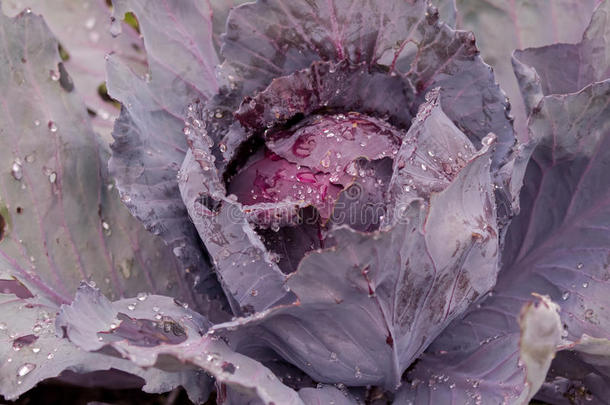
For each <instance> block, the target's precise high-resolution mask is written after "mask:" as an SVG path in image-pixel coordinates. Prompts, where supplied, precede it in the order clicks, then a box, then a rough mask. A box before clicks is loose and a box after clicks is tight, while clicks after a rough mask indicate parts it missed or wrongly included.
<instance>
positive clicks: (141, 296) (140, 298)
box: [136, 292, 148, 301]
mask: <svg viewBox="0 0 610 405" xmlns="http://www.w3.org/2000/svg"><path fill="white" fill-rule="evenodd" d="M136 298H137V299H138V301H146V298H148V294H146V293H143V292H141V293H138V295H137V296H136Z"/></svg>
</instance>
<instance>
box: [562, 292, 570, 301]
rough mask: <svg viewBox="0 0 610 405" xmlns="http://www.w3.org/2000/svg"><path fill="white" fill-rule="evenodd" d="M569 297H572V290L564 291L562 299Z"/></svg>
mask: <svg viewBox="0 0 610 405" xmlns="http://www.w3.org/2000/svg"><path fill="white" fill-rule="evenodd" d="M568 298H570V292H569V291H566V292H564V293H563V294H562V295H561V299H562V300H564V301H565V300H567V299H568Z"/></svg>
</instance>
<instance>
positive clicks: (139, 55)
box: [2, 0, 146, 142]
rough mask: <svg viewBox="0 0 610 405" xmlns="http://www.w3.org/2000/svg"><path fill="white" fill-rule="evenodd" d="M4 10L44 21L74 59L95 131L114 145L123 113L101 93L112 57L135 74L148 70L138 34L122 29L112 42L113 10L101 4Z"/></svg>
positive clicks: (18, 0) (57, 0) (61, 1)
mask: <svg viewBox="0 0 610 405" xmlns="http://www.w3.org/2000/svg"><path fill="white" fill-rule="evenodd" d="M2 7H3V9H4V11H5V12H7V15H9V16H14V15H15V14H17V13H19V12H21V11H22V10H23V9H25V8H26V7H31V9H32V10H33V12H35V13H38V14H41V15H42V16H43V17H44V19H45V22H46V23H47V24H48V26H49V28H50V30H51V32H53V34H54V36H55V37H56V38H57V40H58V41H59V42H60V43H61V45H62V47H63V49H64V50H65V51H66V52H68V54H69V58H68V60H65V61H64V62H63V65H64V66H65V68H66V69H67V70H68V72H69V73H70V77H71V79H72V80H73V86H74V88H75V89H76V91H77V92H78V93H79V94H80V95H81V97H82V98H83V101H84V102H85V104H86V106H87V108H89V109H90V110H91V111H93V112H94V113H95V114H96V115H95V116H94V117H92V123H93V128H94V130H95V131H96V132H98V133H100V134H101V135H103V139H104V141H105V142H110V140H111V137H110V132H111V131H112V126H113V122H114V120H115V118H116V117H117V116H118V115H119V111H118V110H117V108H116V107H115V106H114V105H112V104H111V103H109V102H108V101H106V100H104V99H102V97H101V96H100V94H99V90H98V87H99V86H100V85H101V84H103V83H104V82H105V81H106V61H105V60H104V58H105V56H106V55H107V54H109V53H112V54H114V55H115V57H116V58H119V59H121V60H122V61H124V62H125V63H129V64H130V65H131V66H132V67H134V69H139V70H145V69H146V57H145V56H144V54H143V52H142V50H143V43H142V39H141V38H140V37H139V35H138V33H137V32H136V31H135V30H134V29H133V28H131V27H130V26H128V25H127V24H125V23H123V24H122V26H123V30H124V35H122V36H121V37H119V38H113V36H112V35H111V34H110V32H109V28H110V13H111V12H110V8H109V7H108V6H107V5H106V3H105V2H104V1H100V0H83V1H79V2H78V4H75V3H73V2H72V1H70V0H27V1H26V0H12V1H5V2H3V3H2ZM122 19H123V18H122V16H121V18H120V20H122ZM49 75H50V76H51V77H53V78H55V79H56V80H59V75H60V72H59V69H57V68H55V69H53V70H52V71H50V72H49Z"/></svg>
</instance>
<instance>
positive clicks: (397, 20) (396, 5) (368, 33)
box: [222, 0, 426, 94]
mask: <svg viewBox="0 0 610 405" xmlns="http://www.w3.org/2000/svg"><path fill="white" fill-rule="evenodd" d="M425 10H426V4H425V2H424V1H420V0H417V1H414V2H407V1H389V2H384V3H383V4H379V3H377V2H373V1H370V0H333V1H328V2H327V1H318V0H315V1H311V2H300V1H298V2H297V1H285V0H272V1H258V2H256V3H252V4H245V5H242V6H240V7H238V8H236V9H234V10H233V12H231V14H230V15H229V20H228V23H227V33H226V35H225V37H224V45H223V48H222V54H223V56H224V57H225V58H226V60H227V61H228V62H229V64H231V65H232V66H234V68H235V69H236V70H237V72H239V74H240V76H242V77H243V78H244V79H245V83H244V93H246V94H248V93H251V92H252V90H256V89H258V90H261V89H262V88H263V87H264V86H266V85H267V84H269V83H270V82H271V80H272V79H273V78H275V77H279V76H285V75H287V74H290V73H292V72H294V71H296V70H300V69H303V68H307V67H309V66H310V65H311V63H312V62H315V61H318V60H330V61H335V62H338V61H341V60H343V59H345V58H347V59H349V60H350V61H351V62H353V63H360V62H366V63H368V64H371V65H372V64H374V63H376V62H378V61H380V60H381V59H382V57H383V56H384V53H385V52H386V51H392V49H393V47H394V46H395V44H396V43H406V41H407V40H409V39H413V38H414V34H413V31H414V29H415V27H416V25H417V23H418V22H419V21H421V20H422V19H423V18H424V13H425ZM403 41H405V42H403Z"/></svg>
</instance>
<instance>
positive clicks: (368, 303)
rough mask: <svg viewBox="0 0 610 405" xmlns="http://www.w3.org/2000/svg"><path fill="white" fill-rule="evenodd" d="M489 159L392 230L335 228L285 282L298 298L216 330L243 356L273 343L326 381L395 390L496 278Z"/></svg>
mask: <svg viewBox="0 0 610 405" xmlns="http://www.w3.org/2000/svg"><path fill="white" fill-rule="evenodd" d="M490 155H491V150H490V149H489V148H487V147H486V148H485V149H484V150H483V151H481V152H480V154H478V155H476V156H475V157H474V158H473V160H472V161H471V162H470V164H469V165H468V166H466V167H465V168H464V169H463V170H462V171H461V172H460V173H459V174H458V176H457V178H456V179H455V180H454V182H453V183H452V184H450V185H449V186H448V187H447V188H446V189H445V190H444V191H442V192H440V193H438V194H436V195H434V196H433V197H432V199H431V201H430V208H429V209H427V207H426V206H425V205H423V204H418V203H415V204H413V205H412V206H410V207H408V209H407V211H406V213H404V214H403V217H402V219H403V220H402V221H401V222H399V223H397V224H396V225H395V226H394V228H392V229H383V230H381V231H380V232H377V233H373V234H363V233H359V232H356V231H353V230H351V229H350V228H348V227H340V228H338V229H335V230H334V231H332V232H331V235H330V238H332V239H333V240H334V242H335V246H334V247H333V248H331V249H326V250H319V251H316V252H312V253H310V254H308V255H306V256H305V258H304V259H303V260H302V261H301V264H300V266H299V269H298V270H297V271H296V272H295V273H293V274H291V275H290V277H289V278H288V280H287V285H288V287H290V289H291V290H292V292H293V293H294V294H295V295H296V296H297V297H298V301H297V303H296V304H293V305H286V306H280V307H277V308H274V309H271V310H269V311H265V312H263V313H260V314H257V315H254V316H252V317H251V318H244V319H238V320H236V321H234V322H228V323H225V324H221V325H216V326H215V327H214V329H215V330H217V331H222V332H223V333H227V334H228V335H229V337H230V339H231V342H232V344H234V345H235V346H236V347H237V348H238V349H239V350H242V351H244V352H249V351H250V350H255V348H257V347H258V345H263V344H264V345H269V346H270V347H271V348H273V349H274V350H275V351H277V352H278V353H279V354H280V355H281V356H282V357H284V358H285V359H286V360H288V361H290V362H291V363H293V364H295V365H297V366H298V367H299V368H301V369H302V370H304V371H305V372H307V373H308V374H309V375H310V376H312V377H313V378H314V379H316V380H318V381H321V382H326V383H344V384H348V385H368V384H379V385H383V386H384V387H385V388H386V389H390V390H393V389H395V388H396V386H397V385H398V384H399V382H400V378H401V375H402V373H403V372H404V370H405V369H406V368H407V367H408V366H409V365H410V364H411V362H412V361H413V360H414V359H415V358H417V357H418V356H419V355H420V354H421V352H422V351H423V350H424V349H425V348H426V346H427V345H428V344H429V343H430V342H431V340H432V339H433V338H434V336H436V335H437V334H438V333H439V332H440V331H441V330H442V329H443V328H444V327H445V326H446V325H447V324H448V323H449V322H450V321H451V320H452V319H453V318H455V317H456V316H457V315H459V314H460V313H461V312H462V311H463V310H464V309H465V308H466V307H467V306H468V305H469V304H470V303H471V302H472V301H473V300H474V299H476V298H477V297H478V296H479V295H481V294H484V293H485V292H486V291H488V289H489V288H491V286H492V285H493V283H494V281H495V274H496V263H495V260H494V258H495V257H496V254H497V231H496V230H495V229H496V228H495V227H496V219H495V214H494V208H493V206H491V205H489V204H490V202H491V201H492V200H493V196H492V188H491V187H492V186H491V179H490V173H489V167H490ZM450 201H451V203H450ZM456 201H459V202H460V203H459V204H457V205H452V204H454V203H455V202H456ZM447 207H454V208H453V209H452V210H448V209H447ZM424 221H425V225H424ZM422 253H423V254H422ZM234 327H239V329H238V330H236V331H234V332H233V331H232V330H233V329H234ZM253 336H256V338H257V339H258V340H259V342H258V343H257V342H254V341H253Z"/></svg>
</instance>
